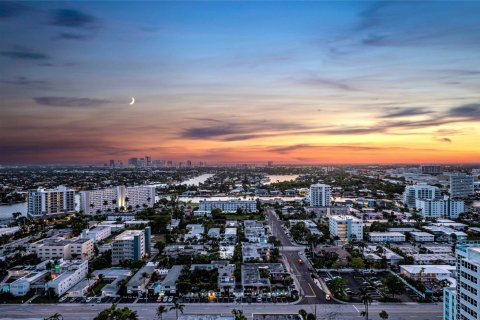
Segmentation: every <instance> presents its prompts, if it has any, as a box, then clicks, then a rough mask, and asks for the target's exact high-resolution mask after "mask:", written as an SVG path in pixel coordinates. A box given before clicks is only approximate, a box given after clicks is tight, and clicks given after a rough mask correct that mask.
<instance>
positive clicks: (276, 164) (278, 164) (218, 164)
mask: <svg viewBox="0 0 480 320" xmlns="http://www.w3.org/2000/svg"><path fill="white" fill-rule="evenodd" d="M198 162H203V163H204V164H206V162H204V161H198ZM198 162H197V163H198ZM180 163H185V162H183V161H178V162H174V164H173V165H171V166H161V167H156V166H150V167H132V166H129V165H125V166H122V167H111V166H109V165H108V164H107V163H71V162H70V163H68V162H65V163H16V164H2V163H0V168H6V167H62V166H63V167H101V168H109V169H135V168H136V169H161V168H174V167H178V165H179V164H180ZM232 165H258V166H266V167H281V166H297V167H302V166H331V167H343V166H396V165H402V166H422V165H424V166H428V165H436V166H442V165H444V166H445V165H446V166H450V165H454V166H475V165H480V162H438V163H435V162H383V163H379V162H358V163H336V164H333V163H321V162H316V163H292V162H274V163H272V164H268V161H261V162H258V161H255V162H254V161H243V162H209V163H208V164H206V165H202V166H200V165H197V164H195V165H194V164H193V163H192V165H191V166H185V165H184V166H183V168H193V167H196V168H198V167H221V166H232Z"/></svg>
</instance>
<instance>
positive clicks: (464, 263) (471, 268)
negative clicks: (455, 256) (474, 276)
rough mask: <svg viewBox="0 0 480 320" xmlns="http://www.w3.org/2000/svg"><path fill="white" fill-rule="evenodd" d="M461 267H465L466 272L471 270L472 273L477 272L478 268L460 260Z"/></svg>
mask: <svg viewBox="0 0 480 320" xmlns="http://www.w3.org/2000/svg"><path fill="white" fill-rule="evenodd" d="M462 267H465V268H467V269H468V270H472V271H473V272H477V270H478V268H477V266H475V265H473V264H471V263H469V262H467V261H465V260H462Z"/></svg>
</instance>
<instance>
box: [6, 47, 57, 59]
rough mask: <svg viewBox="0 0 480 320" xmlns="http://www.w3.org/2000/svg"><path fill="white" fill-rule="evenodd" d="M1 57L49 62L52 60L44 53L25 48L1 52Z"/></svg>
mask: <svg viewBox="0 0 480 320" xmlns="http://www.w3.org/2000/svg"><path fill="white" fill-rule="evenodd" d="M0 55H2V56H4V57H7V58H11V59H15V60H47V59H49V58H50V57H49V56H48V55H46V54H44V53H41V52H36V51H34V50H31V49H28V48H24V47H15V48H13V49H12V50H8V51H1V52H0Z"/></svg>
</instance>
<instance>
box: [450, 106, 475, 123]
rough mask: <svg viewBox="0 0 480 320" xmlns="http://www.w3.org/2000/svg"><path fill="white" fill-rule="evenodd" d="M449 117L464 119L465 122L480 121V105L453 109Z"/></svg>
mask: <svg viewBox="0 0 480 320" xmlns="http://www.w3.org/2000/svg"><path fill="white" fill-rule="evenodd" d="M447 116H450V117H455V118H463V119H465V120H471V121H476V120H480V103H473V104H466V105H463V106H458V107H454V108H451V109H450V110H449V111H448V113H447Z"/></svg>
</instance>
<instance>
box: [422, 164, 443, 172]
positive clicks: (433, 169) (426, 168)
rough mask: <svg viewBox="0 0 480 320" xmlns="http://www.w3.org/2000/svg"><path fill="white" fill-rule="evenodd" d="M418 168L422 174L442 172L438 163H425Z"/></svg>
mask: <svg viewBox="0 0 480 320" xmlns="http://www.w3.org/2000/svg"><path fill="white" fill-rule="evenodd" d="M420 168H421V169H422V173H423V174H442V172H443V170H442V167H441V166H438V165H427V166H421V167H420Z"/></svg>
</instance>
